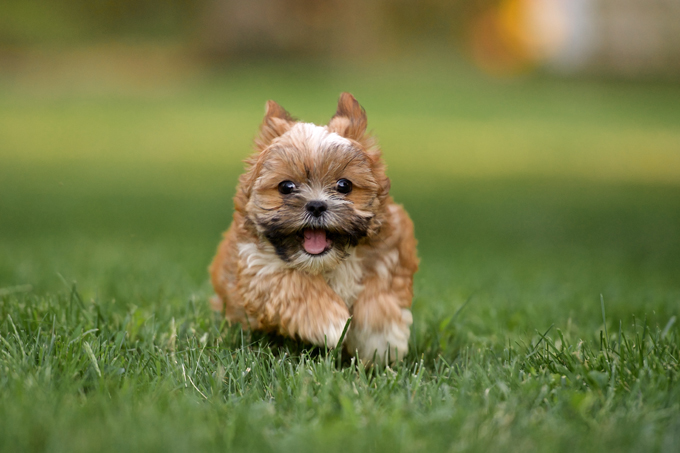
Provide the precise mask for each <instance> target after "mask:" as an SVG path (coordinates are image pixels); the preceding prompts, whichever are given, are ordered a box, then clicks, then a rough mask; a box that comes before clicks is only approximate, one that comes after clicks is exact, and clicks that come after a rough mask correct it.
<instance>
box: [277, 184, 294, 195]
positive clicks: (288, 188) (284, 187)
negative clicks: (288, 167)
mask: <svg viewBox="0 0 680 453" xmlns="http://www.w3.org/2000/svg"><path fill="white" fill-rule="evenodd" d="M295 189H296V187H295V183H294V182H293V181H283V182H280V183H279V192H280V193H282V194H283V195H288V194H289V193H291V192H292V191H294V190H295Z"/></svg>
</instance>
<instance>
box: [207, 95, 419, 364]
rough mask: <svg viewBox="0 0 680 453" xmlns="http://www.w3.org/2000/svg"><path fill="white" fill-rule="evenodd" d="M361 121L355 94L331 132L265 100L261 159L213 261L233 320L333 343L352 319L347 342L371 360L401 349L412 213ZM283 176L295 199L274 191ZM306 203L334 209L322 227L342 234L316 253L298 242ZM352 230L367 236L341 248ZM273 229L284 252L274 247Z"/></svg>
mask: <svg viewBox="0 0 680 453" xmlns="http://www.w3.org/2000/svg"><path fill="white" fill-rule="evenodd" d="M366 125H367V122H366V113H365V111H364V109H363V108H362V107H361V106H360V105H359V103H358V102H357V101H356V100H355V99H354V97H353V96H352V95H350V94H349V93H343V94H342V95H341V97H340V100H339V102H338V109H337V113H336V114H335V116H334V117H333V118H332V119H331V121H330V123H329V125H328V126H326V127H324V128H321V127H319V126H315V125H311V124H305V123H300V122H297V121H296V120H294V119H293V118H292V117H291V116H290V115H289V114H288V112H286V111H285V110H284V109H283V108H282V107H281V106H279V105H278V104H276V103H275V102H273V101H269V102H268V103H267V110H266V114H265V117H264V120H263V122H262V125H261V127H260V133H259V135H258V137H257V138H256V139H255V151H256V152H255V154H254V155H253V156H251V157H250V158H249V159H248V160H247V169H246V172H245V173H244V174H243V175H242V176H241V177H240V179H239V185H238V188H237V193H236V196H235V197H234V206H235V212H234V218H233V222H232V225H231V227H230V228H229V230H228V231H227V232H226V233H225V234H224V240H223V241H222V242H221V243H220V245H219V248H218V250H217V255H216V256H215V258H214V260H213V262H212V264H211V266H210V273H211V277H212V283H213V286H214V288H215V292H216V297H215V298H214V299H213V300H212V303H213V307H214V308H216V309H220V310H223V311H224V314H225V316H226V318H227V319H228V320H230V321H231V322H239V323H241V325H242V326H244V327H246V326H248V327H249V328H252V329H258V330H265V331H273V332H277V333H279V334H283V335H287V336H290V337H294V338H299V339H301V340H304V341H307V342H310V343H313V344H316V345H323V344H328V345H329V346H331V347H333V346H335V344H336V343H337V342H338V341H339V338H340V335H341V333H342V329H343V327H344V325H345V323H346V321H347V319H348V318H349V317H350V316H352V324H351V326H350V330H349V332H348V335H347V337H346V341H345V347H346V348H347V349H348V350H349V351H350V352H351V353H354V352H355V351H356V352H358V354H359V357H360V358H361V359H362V360H364V361H367V362H370V361H372V360H373V359H374V358H376V359H377V360H379V361H385V360H389V361H394V360H397V359H401V358H402V357H403V356H404V355H405V354H406V352H407V349H408V336H409V327H410V324H411V322H412V318H411V313H410V311H409V308H410V306H411V301H412V298H413V274H414V273H415V272H416V270H417V268H418V258H417V255H416V239H415V236H414V232H413V223H412V222H411V219H410V218H409V216H408V214H407V213H406V211H404V209H403V208H402V207H401V206H399V205H397V204H395V203H394V202H393V200H392V198H391V197H390V196H389V188H390V183H389V179H388V178H387V176H386V175H385V166H384V164H383V161H382V159H381V157H380V156H381V152H380V149H379V148H378V146H377V145H376V144H375V141H374V140H373V138H372V137H370V136H369V135H367V134H366ZM340 178H344V179H348V180H350V181H351V182H352V184H353V190H352V191H351V192H350V193H348V194H340V193H338V192H337V191H334V187H335V186H334V185H335V184H336V183H337V181H338V180H339V179H340ZM282 181H294V182H295V183H296V194H295V196H289V197H287V196H286V195H282V194H281V193H280V192H279V190H278V185H279V183H280V182H282ZM309 200H322V201H324V202H326V203H328V206H329V208H328V212H327V213H325V214H324V217H323V218H322V219H321V220H324V221H325V222H326V223H324V227H323V228H324V229H326V228H328V231H330V232H333V231H335V232H337V234H338V235H339V236H338V239H337V244H336V243H335V242H333V245H332V247H331V249H330V250H327V253H326V252H324V254H322V255H319V256H316V255H314V256H312V255H309V254H306V253H305V251H304V250H303V249H302V246H300V247H297V245H296V244H297V243H296V242H295V240H294V239H291V238H295V237H297V236H295V235H296V234H298V235H300V236H301V234H300V233H299V231H301V230H300V229H301V228H303V227H304V228H307V226H306V225H307V224H306V223H304V222H311V221H312V220H309V218H308V217H305V216H304V214H305V213H304V203H306V202H308V201H309ZM321 220H319V221H321ZM353 222H354V223H353ZM354 224H356V225H361V228H359V227H357V228H358V229H357V230H353V229H352V228H350V226H351V225H354ZM272 225H275V226H274V227H273V226H272ZM272 229H274V230H272ZM272 231H273V233H272ZM354 231H360V232H361V235H360V239H355V240H354V242H351V243H350V242H347V243H345V242H343V241H345V239H344V238H348V239H347V241H349V238H351V237H359V236H356V235H355V236H353V235H352V234H350V233H351V232H354ZM271 234H275V235H278V234H280V236H281V237H283V238H284V239H283V240H284V241H290V242H285V244H287V246H289V247H288V248H284V247H283V246H275V245H274V243H272V242H270V240H269V239H268V238H270V237H272V238H273V237H274V236H270V235H271ZM328 234H331V233H328ZM357 234H358V233H357ZM276 237H279V236H276ZM330 237H331V236H329V238H330ZM272 240H274V239H272ZM300 240H301V241H302V239H300ZM331 242H332V241H331ZM277 247H278V248H277ZM296 247H297V248H296ZM298 249H299V250H298Z"/></svg>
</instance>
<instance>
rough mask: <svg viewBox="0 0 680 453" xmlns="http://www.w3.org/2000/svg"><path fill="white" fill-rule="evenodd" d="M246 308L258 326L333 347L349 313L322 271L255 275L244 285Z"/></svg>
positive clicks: (291, 271) (289, 271)
mask: <svg viewBox="0 0 680 453" xmlns="http://www.w3.org/2000/svg"><path fill="white" fill-rule="evenodd" d="M244 289H245V291H244V294H243V295H244V300H245V301H246V304H245V310H246V313H248V316H249V317H251V318H254V319H257V320H258V322H259V324H260V326H261V328H264V329H267V330H276V331H278V332H279V333H280V334H282V335H288V336H290V337H293V338H295V337H298V338H300V339H301V340H303V341H307V342H310V343H313V344H315V345H318V346H323V345H324V344H327V345H328V346H329V347H331V348H334V347H335V345H336V344H337V343H338V341H339V340H340V336H341V335H342V330H343V328H344V327H345V323H346V322H347V319H348V318H349V317H350V314H349V311H348V310H347V307H346V306H345V303H344V302H343V301H342V299H340V297H338V295H337V294H335V293H334V292H333V291H332V290H331V288H330V287H329V286H328V284H327V283H326V281H325V280H324V279H323V277H322V276H321V275H311V274H307V273H304V272H300V271H295V270H284V271H280V272H277V273H274V274H269V275H264V276H262V277H259V278H258V277H256V280H255V281H252V280H251V282H250V284H249V285H248V288H244Z"/></svg>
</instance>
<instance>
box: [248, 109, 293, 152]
mask: <svg viewBox="0 0 680 453" xmlns="http://www.w3.org/2000/svg"><path fill="white" fill-rule="evenodd" d="M265 108H266V112H265V114H264V119H263V120H262V124H261V125H260V133H259V134H258V136H257V137H255V146H256V148H257V149H258V151H262V150H263V149H265V148H266V147H267V146H269V145H270V144H271V142H272V140H274V139H275V138H276V137H280V136H282V135H283V134H285V133H286V132H288V131H289V130H290V128H291V127H292V126H293V124H295V121H296V120H295V118H293V117H292V116H291V115H290V113H288V112H287V111H286V109H284V108H283V107H281V106H280V105H279V104H277V103H276V102H274V101H267V105H266V106H265Z"/></svg>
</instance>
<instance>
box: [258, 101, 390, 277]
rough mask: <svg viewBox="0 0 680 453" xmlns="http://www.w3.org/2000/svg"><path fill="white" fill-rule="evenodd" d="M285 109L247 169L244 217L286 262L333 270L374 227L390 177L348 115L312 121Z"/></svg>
mask: <svg viewBox="0 0 680 453" xmlns="http://www.w3.org/2000/svg"><path fill="white" fill-rule="evenodd" d="M343 96H344V95H343ZM348 96H349V95H348ZM350 97H351V96H350ZM342 100H343V98H341V102H342ZM351 100H352V101H353V103H356V101H355V100H354V98H351ZM356 106H358V103H356ZM277 107H278V106H277ZM358 108H359V109H360V113H361V115H363V120H364V124H365V114H364V113H363V109H361V108H360V107H358ZM281 110H282V109H281ZM340 110H341V109H340V108H339V114H340ZM282 111H283V110H282ZM283 112H285V111H283ZM349 113H351V112H349ZM269 114H270V112H269V109H268V115H269ZM285 115H286V117H285V118H283V119H281V118H279V119H280V120H281V121H274V122H273V123H274V124H275V125H278V126H281V127H280V132H282V133H281V134H280V135H278V136H276V137H274V138H273V139H272V140H271V141H270V142H269V143H266V146H264V147H263V148H262V150H261V151H260V153H259V154H258V155H257V156H256V160H255V161H254V162H253V165H252V167H251V169H250V178H249V181H250V184H251V187H250V193H249V199H248V202H247V205H246V209H245V210H246V216H247V218H248V219H249V220H250V221H251V222H252V223H253V224H254V225H255V227H256V229H257V231H258V233H259V234H260V236H261V237H263V238H264V239H265V240H266V241H268V242H269V243H271V244H272V245H273V246H274V248H275V250H276V253H277V254H278V256H279V258H280V259H282V260H283V261H285V262H286V263H287V264H288V265H289V266H291V267H294V268H297V269H302V270H305V271H308V272H313V273H316V272H322V271H325V270H330V269H333V268H334V267H335V266H337V265H338V264H339V263H340V261H342V260H343V259H344V258H345V257H346V256H347V255H348V251H349V250H350V248H351V247H353V246H356V245H357V244H358V242H359V241H360V240H361V239H362V238H364V237H366V236H369V235H371V234H373V233H374V232H375V231H376V229H377V228H378V227H379V219H378V218H377V217H378V214H379V211H380V207H381V204H382V201H383V200H384V199H385V197H386V196H387V193H386V189H388V185H389V182H388V180H387V178H386V177H385V176H384V170H383V166H382V163H380V162H379V161H378V160H379V157H378V156H377V154H376V152H375V151H374V153H373V154H371V152H370V150H369V151H367V150H366V149H365V147H364V145H363V144H362V143H361V142H359V141H357V140H356V139H354V136H353V132H352V131H351V130H350V131H348V128H349V126H351V125H352V119H351V117H348V116H344V117H342V116H341V117H338V115H336V117H334V119H333V120H332V121H331V123H330V124H329V126H316V125H314V124H309V123H300V122H294V121H293V120H292V119H291V118H290V117H289V116H288V115H287V114H285ZM338 118H340V119H338ZM270 122H271V121H270ZM284 122H285V123H286V124H284ZM264 124H265V125H266V124H267V117H265V123H264ZM263 128H264V125H263ZM361 135H362V137H363V131H362V134H361ZM261 136H262V132H261Z"/></svg>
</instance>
